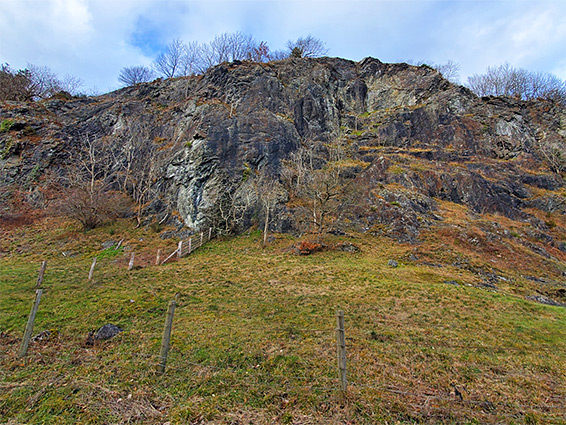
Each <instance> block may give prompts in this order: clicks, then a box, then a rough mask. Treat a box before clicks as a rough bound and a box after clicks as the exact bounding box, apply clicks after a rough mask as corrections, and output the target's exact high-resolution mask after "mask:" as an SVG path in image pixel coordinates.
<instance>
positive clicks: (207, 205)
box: [0, 58, 566, 247]
mask: <svg viewBox="0 0 566 425" xmlns="http://www.w3.org/2000/svg"><path fill="white" fill-rule="evenodd" d="M0 121H1V122H2V130H1V132H0V153H1V160H2V169H1V170H0V173H1V181H2V185H3V186H4V188H5V190H6V193H11V192H10V191H13V190H16V189H18V190H24V191H25V192H26V194H27V198H28V200H30V202H34V203H35V204H37V205H41V204H42V202H43V200H44V198H45V187H46V186H47V185H48V184H51V183H53V180H57V179H58V177H61V176H64V175H65V173H67V172H68V171H66V170H69V169H70V168H69V167H70V166H71V165H73V163H76V158H77V152H78V151H79V150H81V149H83V150H84V144H85V141H89V140H90V141H92V140H97V141H100V143H101V144H100V145H99V149H104V150H105V151H107V152H108V153H111V154H112V155H111V156H112V158H114V163H113V165H112V167H114V168H115V170H114V171H115V172H119V171H120V170H122V174H124V170H128V172H130V171H131V167H133V166H138V167H139V166H141V165H140V164H145V165H147V164H150V168H151V170H152V171H151V179H150V180H149V181H150V183H148V186H150V189H151V191H150V192H148V193H151V197H150V199H149V200H148V202H147V203H146V204H147V205H146V208H145V211H146V213H148V214H153V215H154V216H157V217H159V218H165V216H166V215H167V216H168V217H169V218H168V219H169V220H174V217H177V218H178V222H179V224H180V223H182V224H183V225H184V226H186V228H187V229H189V231H196V230H198V229H199V228H200V227H201V226H203V225H205V224H206V223H207V220H208V221H209V220H210V217H212V216H215V215H216V216H217V215H218V210H219V208H220V209H221V208H223V205H224V206H225V202H226V200H227V199H229V200H231V202H234V201H235V199H236V198H244V197H246V202H245V206H244V209H245V211H240V212H239V213H241V214H242V220H243V221H242V223H243V225H249V224H251V223H253V222H254V221H255V222H257V221H258V220H259V218H260V216H261V209H260V204H259V201H258V196H257V190H255V189H254V187H253V184H254V179H253V178H250V176H252V177H253V176H255V175H258V174H259V173H260V172H261V173H267V174H269V175H270V176H271V177H272V178H273V179H274V181H275V180H278V179H280V178H281V174H282V163H283V161H284V160H286V159H289V158H290V157H291V155H292V153H293V152H296V151H297V150H298V149H299V148H300V147H301V146H305V145H308V144H309V143H311V142H314V141H316V142H319V143H320V144H321V146H325V145H327V144H329V143H332V142H333V141H336V140H341V141H342V142H343V143H344V144H345V145H347V147H348V151H347V152H348V153H347V156H348V158H349V159H350V160H351V162H352V164H358V165H356V166H351V167H349V168H348V170H347V173H346V174H348V175H347V178H348V180H349V182H350V183H352V182H354V184H353V185H351V186H350V187H352V188H355V189H356V196H357V198H356V199H355V201H354V202H353V203H352V202H351V199H350V203H349V204H348V206H346V204H344V208H342V209H339V211H340V214H338V213H337V214H336V215H337V217H336V218H337V219H338V220H337V221H336V222H335V223H334V226H335V227H343V226H346V225H350V226H355V227H356V228H357V229H358V230H362V231H366V232H380V233H385V234H387V235H390V236H392V237H393V238H395V239H397V240H400V241H407V242H413V243H414V242H417V241H418V240H419V235H420V233H421V231H422V229H423V228H429V227H430V226H433V225H435V224H438V223H440V222H442V221H443V219H444V218H445V217H444V216H443V211H444V208H443V207H442V205H444V204H443V203H447V202H448V203H453V204H456V205H460V206H462V207H465V208H466V210H467V211H468V212H469V214H472V215H473V214H493V215H496V216H501V217H505V218H507V219H509V220H515V221H518V222H521V223H528V225H529V226H530V228H531V229H533V230H532V231H533V232H535V233H537V234H540V235H542V236H540V238H543V239H545V240H546V241H547V242H548V243H551V244H553V245H554V246H557V247H562V245H561V242H562V241H561V240H559V239H560V238H561V237H562V236H560V235H561V234H560V233H556V230H557V229H556V228H555V227H556V226H550V227H549V224H548V223H546V224H545V221H544V217H543V216H541V213H544V214H559V215H563V214H564V213H565V211H566V206H565V204H564V193H565V192H564V182H563V178H562V176H561V172H562V171H563V166H564V163H563V161H564V159H565V158H566V155H565V154H564V153H565V147H564V146H565V143H566V142H565V137H566V111H565V109H564V107H561V106H559V105H556V104H552V103H549V102H543V101H540V102H525V101H520V100H515V99H510V98H491V97H490V98H478V97H477V96H475V95H474V94H473V93H471V92H470V91H469V90H467V89H466V88H464V87H461V86H455V85H453V84H451V83H449V82H448V81H447V80H445V79H444V78H443V77H442V75H441V74H439V73H438V72H436V71H435V70H433V69H431V68H429V67H427V66H420V67H415V66H409V65H407V64H385V63H382V62H380V61H379V60H377V59H372V58H367V59H365V60H363V61H361V62H358V63H356V62H351V61H347V60H342V59H334V58H321V59H288V60H285V61H281V62H274V63H268V64H260V63H251V62H237V63H225V64H221V65H219V66H216V67H215V68H213V69H211V70H210V71H208V72H207V73H206V74H204V75H201V76H197V77H189V78H178V79H171V80H164V81H161V80H158V81H154V82H152V83H147V84H142V85H139V86H135V87H128V88H124V89H122V90H119V91H116V92H113V93H110V94H107V95H103V96H100V97H94V98H82V99H75V98H53V99H50V100H47V101H44V102H39V103H34V104H23V103H12V102H5V103H2V104H1V105H0ZM360 164H362V165H360ZM128 167H129V168H128ZM117 184H119V183H117ZM124 187H126V184H125V183H124ZM277 204H278V206H277V217H278V220H277V222H276V223H274V226H275V227H278V228H279V230H286V229H290V228H293V227H294V223H293V220H292V212H293V211H292V210H293V206H292V202H290V197H289V196H280V197H279V198H278V199H277ZM242 205H244V203H242ZM338 215H339V217H338ZM171 217H173V219H172V218H171ZM541 217H542V219H541ZM558 227H560V226H558ZM553 232H554V233H553Z"/></svg>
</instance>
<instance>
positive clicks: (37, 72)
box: [27, 64, 63, 99]
mask: <svg viewBox="0 0 566 425" xmlns="http://www.w3.org/2000/svg"><path fill="white" fill-rule="evenodd" d="M27 69H28V70H29V72H30V77H31V87H32V91H33V94H34V98H39V99H46V98H48V97H51V96H53V95H54V94H55V93H58V92H60V91H62V90H63V88H62V85H61V83H60V81H59V78H58V77H57V75H56V74H55V73H54V72H53V71H52V70H51V69H50V68H49V67H47V66H39V65H33V64H28V65H27Z"/></svg>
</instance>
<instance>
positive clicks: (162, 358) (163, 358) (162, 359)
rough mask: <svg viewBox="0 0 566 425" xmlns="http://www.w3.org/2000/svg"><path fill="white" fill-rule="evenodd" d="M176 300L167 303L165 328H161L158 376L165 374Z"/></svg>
mask: <svg viewBox="0 0 566 425" xmlns="http://www.w3.org/2000/svg"><path fill="white" fill-rule="evenodd" d="M176 298H177V297H175V298H174V299H172V300H171V301H170V302H169V309H168V310H167V317H166V319H165V327H164V328H163V337H162V338H161V352H160V353H159V367H158V369H157V372H158V373H159V374H162V373H165V365H166V364H167V355H168V354H169V342H170V341H171V328H172V326H173V315H174V314H175V306H176V305H177V302H176Z"/></svg>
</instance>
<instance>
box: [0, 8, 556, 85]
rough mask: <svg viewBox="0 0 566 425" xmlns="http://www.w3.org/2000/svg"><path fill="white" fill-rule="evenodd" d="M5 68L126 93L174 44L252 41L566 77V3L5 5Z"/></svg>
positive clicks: (1, 35)
mask: <svg viewBox="0 0 566 425" xmlns="http://www.w3.org/2000/svg"><path fill="white" fill-rule="evenodd" d="M0 2H1V3H2V13H1V14H0V62H8V63H10V64H11V65H12V66H13V67H25V66H26V63H28V62H30V63H35V64H38V65H47V66H49V67H51V68H52V69H53V70H54V71H56V72H57V73H58V74H60V75H65V74H72V75H76V76H78V77H81V78H83V79H84V80H85V82H86V83H87V86H93V85H95V86H97V87H98V88H99V89H101V90H107V89H109V88H112V87H116V86H117V75H118V73H119V71H120V69H121V68H122V67H124V66H130V65H148V64H150V63H151V60H152V59H153V56H154V55H155V52H156V49H158V48H159V47H160V46H163V45H164V44H166V43H167V42H169V41H170V40H172V39H173V38H177V37H179V38H181V39H184V40H186V41H190V40H198V41H201V42H205V41H209V40H211V39H212V38H213V37H214V36H215V35H217V34H220V33H224V32H233V31H243V32H246V33H250V34H252V35H253V36H254V37H255V38H256V39H257V40H263V41H266V42H267V43H268V45H269V46H270V47H272V48H273V49H280V48H283V47H284V46H285V42H286V41H287V40H288V39H295V38H297V37H299V36H305V35H307V34H312V35H313V36H315V37H318V38H320V39H321V40H323V41H325V42H326V44H327V47H328V48H329V49H330V52H329V54H330V55H335V56H341V57H347V58H351V59H354V60H360V59H362V58H364V57H366V56H374V57H377V58H379V59H381V60H384V61H389V62H391V61H397V60H407V59H413V60H431V61H434V62H437V63H441V62H446V61H447V60H449V59H451V60H454V61H456V62H458V63H460V65H461V74H462V77H463V79H464V80H465V78H466V77H467V76H468V75H470V74H473V73H479V72H484V71H485V68H486V67H487V66H488V65H498V64H500V63H502V62H506V61H507V62H509V63H511V64H513V65H515V66H521V67H525V68H528V69H533V70H537V71H546V72H555V73H556V74H557V75H558V76H560V77H561V78H565V77H566V75H565V74H566V72H565V69H566V64H565V62H564V59H563V58H564V53H563V49H564V48H563V46H564V45H566V1H562V0H559V1H552V0H513V1H509V0H491V1H480V0H460V1H459V0H397V1H391V0H388V1H386V0H330V1H325V0H303V1H298V0H292V1H289V0H287V1H283V0H263V1H261V0H184V1H180V0H0Z"/></svg>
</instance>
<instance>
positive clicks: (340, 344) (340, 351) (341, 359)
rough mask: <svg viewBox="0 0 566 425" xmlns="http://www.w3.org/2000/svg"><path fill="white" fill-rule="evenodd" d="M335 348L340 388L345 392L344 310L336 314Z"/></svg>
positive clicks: (346, 382) (346, 384)
mask: <svg viewBox="0 0 566 425" xmlns="http://www.w3.org/2000/svg"><path fill="white" fill-rule="evenodd" d="M336 324H337V327H336V348H337V355H338V371H339V375H340V390H341V391H342V392H343V393H345V392H346V390H347V387H348V381H347V379H346V335H345V331H344V312H343V311H342V310H340V311H338V313H337V314H336Z"/></svg>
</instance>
